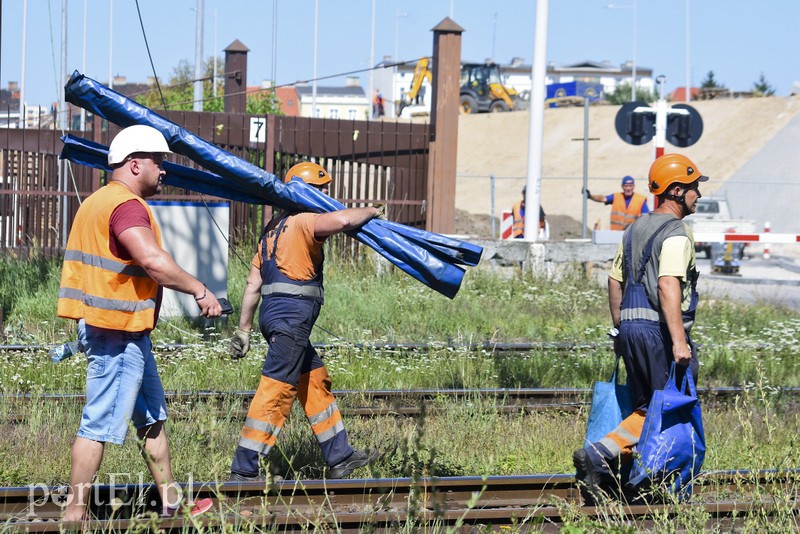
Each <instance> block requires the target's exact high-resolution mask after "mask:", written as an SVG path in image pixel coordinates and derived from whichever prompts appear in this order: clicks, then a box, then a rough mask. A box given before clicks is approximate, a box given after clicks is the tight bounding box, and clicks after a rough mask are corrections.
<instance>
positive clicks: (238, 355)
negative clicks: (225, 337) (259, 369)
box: [228, 328, 250, 360]
mask: <svg viewBox="0 0 800 534" xmlns="http://www.w3.org/2000/svg"><path fill="white" fill-rule="evenodd" d="M249 350H250V332H246V331H244V330H241V329H239V328H237V329H236V331H235V332H234V333H233V337H232V338H231V345H230V347H229V348H228V353H229V354H230V355H231V358H232V359H234V360H240V359H242V358H244V356H245V354H247V351H249Z"/></svg>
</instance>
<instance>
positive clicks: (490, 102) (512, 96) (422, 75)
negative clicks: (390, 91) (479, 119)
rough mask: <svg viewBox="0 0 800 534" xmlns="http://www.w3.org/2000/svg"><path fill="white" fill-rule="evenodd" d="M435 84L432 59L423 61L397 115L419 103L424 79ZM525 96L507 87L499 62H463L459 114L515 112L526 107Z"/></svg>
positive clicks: (399, 104)
mask: <svg viewBox="0 0 800 534" xmlns="http://www.w3.org/2000/svg"><path fill="white" fill-rule="evenodd" d="M426 79H427V80H428V84H433V76H432V74H431V70H430V59H429V58H426V57H424V58H422V59H420V60H419V61H418V62H417V65H416V66H415V67H414V78H413V79H412V80H411V88H410V89H409V91H408V92H407V93H405V94H404V95H403V99H402V100H400V101H398V102H397V109H398V110H399V111H398V115H399V114H400V113H402V112H403V109H405V108H406V107H408V106H411V105H414V104H419V103H420V102H419V101H418V99H417V97H418V96H420V90H421V89H422V84H423V82H424V81H425V80H426ZM527 104H528V102H527V100H526V99H525V96H524V95H521V94H519V93H517V91H516V90H515V89H514V88H513V87H506V85H505V84H504V83H503V78H502V76H501V75H500V66H499V65H498V64H497V63H492V62H487V63H463V64H462V65H461V87H460V90H459V112H460V113H462V114H470V113H482V112H487V111H489V112H493V113H497V112H501V111H514V110H520V109H526V108H527Z"/></svg>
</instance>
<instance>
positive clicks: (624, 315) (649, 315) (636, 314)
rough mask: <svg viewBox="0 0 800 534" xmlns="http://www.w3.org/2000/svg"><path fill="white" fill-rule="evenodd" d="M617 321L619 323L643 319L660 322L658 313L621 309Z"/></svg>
mask: <svg viewBox="0 0 800 534" xmlns="http://www.w3.org/2000/svg"><path fill="white" fill-rule="evenodd" d="M619 319H620V321H632V320H634V319H644V320H646V321H656V322H659V321H660V320H661V318H660V317H659V314H658V312H657V311H655V310H653V309H650V308H629V309H622V310H620V312H619ZM661 322H664V321H661Z"/></svg>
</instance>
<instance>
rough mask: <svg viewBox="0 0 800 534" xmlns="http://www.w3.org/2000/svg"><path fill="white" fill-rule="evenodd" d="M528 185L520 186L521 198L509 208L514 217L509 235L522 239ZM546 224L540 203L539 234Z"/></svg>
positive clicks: (523, 235)
mask: <svg viewBox="0 0 800 534" xmlns="http://www.w3.org/2000/svg"><path fill="white" fill-rule="evenodd" d="M527 189H528V186H527V185H526V186H525V187H523V188H522V200H520V201H519V202H517V203H516V204H514V206H512V208H511V213H512V215H513V218H514V223H513V225H512V226H511V237H512V238H514V239H522V238H523V237H525V191H527ZM506 213H508V212H506ZM545 226H546V223H545V218H544V209H542V206H541V204H540V205H539V235H541V234H542V232H543V231H544V229H545Z"/></svg>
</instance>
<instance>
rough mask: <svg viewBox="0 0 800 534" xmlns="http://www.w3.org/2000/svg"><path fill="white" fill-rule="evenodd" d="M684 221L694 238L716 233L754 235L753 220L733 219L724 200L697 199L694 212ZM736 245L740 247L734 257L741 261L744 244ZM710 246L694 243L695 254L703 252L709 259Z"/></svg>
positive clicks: (709, 244) (704, 243)
mask: <svg viewBox="0 0 800 534" xmlns="http://www.w3.org/2000/svg"><path fill="white" fill-rule="evenodd" d="M684 221H685V222H686V224H688V225H689V228H691V230H692V233H693V234H695V236H697V235H698V234H716V233H723V234H729V233H737V234H754V233H756V222H755V221H754V220H753V219H735V218H734V217H733V215H732V214H731V210H730V206H729V205H728V200H727V199H726V198H714V197H709V198H705V197H704V198H701V199H699V200H698V201H697V209H696V210H695V212H694V213H693V214H692V215H689V216H688V217H686V218H685V219H684ZM695 239H696V237H695ZM737 244H739V245H741V247H740V250H738V251H737V254H736V255H738V256H739V258H738V259H741V258H742V257H743V255H744V248H745V246H746V243H737ZM712 245H713V243H707V242H705V241H695V243H694V249H695V251H696V252H703V253H704V254H705V257H706V258H711V257H712Z"/></svg>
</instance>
